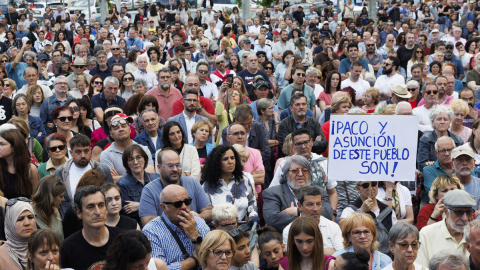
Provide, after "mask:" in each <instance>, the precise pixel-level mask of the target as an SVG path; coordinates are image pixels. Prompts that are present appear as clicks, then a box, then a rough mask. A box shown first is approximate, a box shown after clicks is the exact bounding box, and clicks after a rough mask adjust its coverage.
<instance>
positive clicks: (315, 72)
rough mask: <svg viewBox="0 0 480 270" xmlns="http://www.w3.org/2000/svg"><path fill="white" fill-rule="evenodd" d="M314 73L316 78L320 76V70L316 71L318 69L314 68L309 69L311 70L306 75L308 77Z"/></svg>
mask: <svg viewBox="0 0 480 270" xmlns="http://www.w3.org/2000/svg"><path fill="white" fill-rule="evenodd" d="M312 73H313V74H315V75H316V76H318V69H316V68H314V67H309V68H308V69H307V71H306V72H305V74H306V75H305V76H308V75H310V74H312Z"/></svg>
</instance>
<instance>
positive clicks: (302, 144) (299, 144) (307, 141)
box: [293, 140, 310, 147]
mask: <svg viewBox="0 0 480 270" xmlns="http://www.w3.org/2000/svg"><path fill="white" fill-rule="evenodd" d="M308 143H310V140H306V141H303V142H297V143H294V144H293V145H295V146H296V147H302V146H304V145H305V146H307V145H308Z"/></svg>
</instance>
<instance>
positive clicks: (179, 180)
mask: <svg viewBox="0 0 480 270" xmlns="http://www.w3.org/2000/svg"><path fill="white" fill-rule="evenodd" d="M156 160H157V161H158V164H157V170H158V173H159V175H160V178H159V179H156V180H154V181H152V182H151V183H150V184H148V185H147V186H145V188H144V189H143V191H142V197H141V199H140V208H139V210H138V214H139V215H140V219H141V221H142V224H143V225H144V226H145V225H146V224H147V223H148V222H149V221H151V220H152V219H154V218H156V217H158V216H161V215H162V213H163V212H164V211H165V209H164V208H163V207H161V201H160V197H159V196H158V194H160V193H162V191H163V190H164V189H166V187H168V186H170V185H174V186H182V187H183V188H185V189H186V191H187V193H188V196H189V197H190V198H192V202H191V204H192V205H191V209H192V212H193V213H194V215H195V216H197V217H201V218H203V219H204V220H206V221H207V222H210V221H211V219H212V205H211V203H210V200H209V199H208V196H207V194H206V193H205V191H204V190H203V188H202V186H201V185H200V182H199V181H198V180H197V179H195V178H193V177H190V176H182V166H181V163H180V156H179V155H178V154H177V152H175V151H174V150H172V149H170V148H167V149H163V150H161V151H159V152H158V153H157V158H156Z"/></svg>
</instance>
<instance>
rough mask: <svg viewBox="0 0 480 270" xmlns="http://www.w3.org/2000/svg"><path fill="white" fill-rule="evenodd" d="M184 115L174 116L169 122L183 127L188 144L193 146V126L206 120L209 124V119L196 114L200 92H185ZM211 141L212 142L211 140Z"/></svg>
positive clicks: (183, 101) (191, 90)
mask: <svg viewBox="0 0 480 270" xmlns="http://www.w3.org/2000/svg"><path fill="white" fill-rule="evenodd" d="M182 103H183V108H184V109H183V113H181V114H177V115H175V116H172V117H170V118H169V119H168V122H171V121H175V122H178V123H179V124H180V126H181V127H182V130H183V133H184V134H185V136H186V137H187V138H184V140H185V139H186V143H188V144H193V135H192V132H191V129H192V127H193V125H194V124H195V123H196V122H198V121H200V120H205V121H207V122H208V118H206V117H203V116H201V115H198V114H197V113H196V111H197V107H198V104H199V96H198V92H197V91H195V90H193V89H188V90H185V92H183V99H182ZM210 141H211V140H210Z"/></svg>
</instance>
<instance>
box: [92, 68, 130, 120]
mask: <svg viewBox="0 0 480 270" xmlns="http://www.w3.org/2000/svg"><path fill="white" fill-rule="evenodd" d="M119 85H120V83H119V81H118V79H117V78H115V77H112V76H109V77H107V78H105V80H104V81H103V87H104V90H103V92H101V93H100V94H97V95H95V96H93V97H92V108H93V112H94V113H95V116H96V117H97V120H98V122H100V123H103V115H104V113H103V112H104V111H105V110H106V109H107V108H108V107H110V106H112V105H116V106H118V107H120V108H121V107H122V106H123V104H125V99H123V98H122V97H120V96H117V93H118V88H119Z"/></svg>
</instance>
